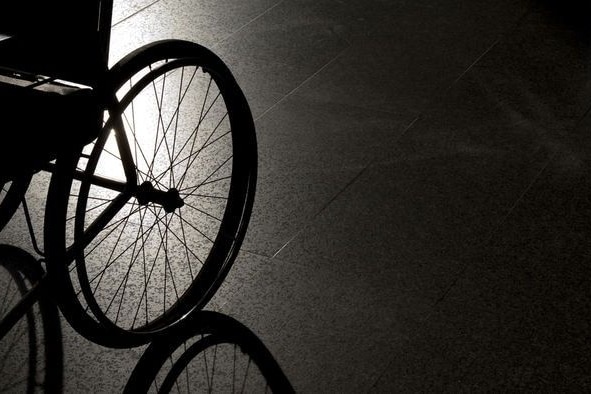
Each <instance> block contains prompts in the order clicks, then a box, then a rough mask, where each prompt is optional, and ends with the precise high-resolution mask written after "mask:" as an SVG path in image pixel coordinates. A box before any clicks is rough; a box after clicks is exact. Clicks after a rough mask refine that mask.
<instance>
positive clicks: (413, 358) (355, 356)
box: [0, 0, 591, 393]
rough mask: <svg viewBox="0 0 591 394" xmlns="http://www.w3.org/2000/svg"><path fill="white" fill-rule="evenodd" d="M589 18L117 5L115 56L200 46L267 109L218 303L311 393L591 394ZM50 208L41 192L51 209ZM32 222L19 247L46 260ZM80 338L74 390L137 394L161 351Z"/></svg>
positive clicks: (468, 8)
mask: <svg viewBox="0 0 591 394" xmlns="http://www.w3.org/2000/svg"><path fill="white" fill-rule="evenodd" d="M589 11H590V10H589V7H588V6H580V5H578V3H576V2H568V1H567V2H560V1H552V0H517V1H506V0H502V1H494V2H493V1H484V0H474V1H469V0H461V1H452V0H418V1H405V0H391V1H383V0H364V1H361V0H343V1H339V0H313V1H312V0H252V1H238V0H221V1H220V0H199V1H198V0H156V1H154V0H133V1H123V0H118V1H116V2H115V10H114V21H113V25H114V26H113V30H112V44H111V46H112V50H111V62H112V63H114V62H115V61H117V60H118V59H119V58H120V57H121V56H123V55H124V54H126V53H128V52H130V51H131V50H132V49H134V48H136V47H139V46H141V45H143V44H145V43H149V42H152V41H155V40H158V39H163V38H182V39H186V40H191V41H196V42H199V43H201V44H202V45H205V46H207V47H209V48H211V49H212V50H213V51H214V52H216V53H217V54H218V55H219V56H220V57H221V58H222V59H223V60H224V61H225V62H226V63H227V64H228V66H229V67H230V69H231V70H232V71H233V73H234V75H235V77H236V79H237V80H238V82H239V84H240V85H241V87H242V88H243V90H244V93H245V95H246V97H247V99H248V101H249V103H250V106H251V109H252V112H253V115H254V117H255V123H256V130H257V138H258V149H259V167H258V168H259V178H258V184H257V195H256V201H255V207H254V210H253V214H252V219H251V223H250V226H249V229H248V233H247V237H246V240H245V243H244V244H243V246H242V249H241V250H242V251H241V254H240V255H239V258H238V259H237V261H236V263H235V265H234V266H233V268H232V271H231V272H230V275H229V276H228V279H227V281H226V283H225V284H224V285H223V286H222V288H221V289H220V291H219V292H218V293H217V295H216V296H215V297H214V299H213V300H212V302H211V304H210V305H209V306H208V307H207V308H208V309H214V310H217V311H220V312H223V313H225V314H228V315H230V316H233V317H234V318H236V319H237V320H239V321H241V322H242V323H244V324H245V325H246V326H248V327H249V328H250V329H252V330H253V331H254V332H255V333H256V334H257V335H258V336H259V338H260V339H261V340H262V341H263V342H264V343H265V344H266V346H267V347H268V348H269V349H270V351H271V352H272V353H273V354H274V356H275V358H276V359H277V361H278V362H279V364H280V365H281V366H282V367H283V369H284V371H285V373H286V374H287V376H288V377H289V379H290V381H291V382H292V384H293V386H294V388H295V389H296V391H297V392H303V393H307V392H318V393H321V392H322V393H326V392H335V393H337V392H338V393H340V392H352V393H353V392H354V393H357V392H366V391H372V392H374V391H375V392H442V391H449V392H458V391H476V392H479V391H537V392H550V391H554V392H566V391H569V392H572V391H574V392H587V391H589V390H590V389H591V368H590V367H591V356H590V355H591V344H590V342H589V341H588V338H589V333H590V332H591V243H590V242H589V240H588V237H589V236H590V235H591V224H590V223H591V220H589V219H590V217H591V199H590V198H589V196H590V193H591V171H590V170H591V160H590V159H589V157H591V156H590V153H591V137H590V136H589V135H590V134H589V132H590V131H591V113H590V112H589V109H590V108H591V27H590V26H591V13H590V12H589ZM42 177H43V176H42V175H41V176H39V178H40V179H39V181H38V184H39V185H40V184H42V179H41V178H42ZM43 201H44V200H43V195H42V193H40V192H39V191H38V188H36V187H33V190H32V191H31V192H30V201H29V204H30V205H32V207H33V210H36V211H37V214H38V216H40V215H42V209H43ZM21 217H22V214H21V213H20V212H19V213H17V216H16V217H15V219H14V220H13V222H12V223H11V225H10V226H9V228H8V229H7V230H6V231H5V232H4V233H2V234H1V235H0V239H1V240H2V242H3V243H11V244H16V245H19V246H22V247H23V248H25V249H27V250H31V246H30V243H29V242H28V238H27V237H26V235H22V234H26V232H25V227H24V224H23V223H24V222H23V220H22V218H21ZM19 234H21V235H19ZM63 330H64V352H65V353H64V357H65V369H64V376H65V389H66V392H72V393H74V392H77V393H78V392H119V391H121V390H122V388H123V386H124V385H125V382H126V381H127V379H128V377H129V375H130V373H131V371H132V369H133V367H134V366H135V363H136V362H137V360H138V359H139V357H140V355H141V353H142V351H143V349H144V348H143V347H140V348H134V349H123V350H112V349H107V348H104V347H100V346H98V345H95V344H93V343H91V342H88V341H86V340H85V339H83V338H81V337H80V336H79V335H77V334H76V333H74V332H73V331H72V330H71V329H70V328H69V327H68V326H67V325H66V324H64V326H63Z"/></svg>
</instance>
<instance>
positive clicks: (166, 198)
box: [135, 181, 185, 213]
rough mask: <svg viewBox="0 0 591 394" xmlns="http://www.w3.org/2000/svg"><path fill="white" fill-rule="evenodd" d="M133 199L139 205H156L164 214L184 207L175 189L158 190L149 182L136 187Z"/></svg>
mask: <svg viewBox="0 0 591 394" xmlns="http://www.w3.org/2000/svg"><path fill="white" fill-rule="evenodd" d="M135 197H136V198H137V201H138V203H139V204H140V205H147V204H148V203H153V204H158V205H160V206H162V208H164V211H165V212H166V213H171V212H174V210H175V209H177V208H180V207H182V206H183V205H185V202H184V201H183V199H182V198H181V196H180V194H179V191H178V190H177V189H175V188H171V189H168V190H166V191H163V190H158V189H156V188H155V187H154V186H153V185H152V182H149V181H146V182H144V183H142V184H141V185H139V186H138V188H137V192H136V194H135Z"/></svg>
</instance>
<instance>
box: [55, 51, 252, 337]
mask: <svg viewBox="0 0 591 394" xmlns="http://www.w3.org/2000/svg"><path fill="white" fill-rule="evenodd" d="M108 79H109V82H108V86H109V90H111V91H112V92H113V93H114V94H113V95H112V96H113V98H112V100H111V102H110V103H108V104H107V111H106V113H107V114H108V115H106V116H105V126H104V127H103V129H102V131H101V133H100V135H99V136H98V138H97V140H96V141H95V142H94V143H93V144H92V145H90V146H88V147H86V148H85V151H84V152H83V153H82V155H77V154H72V155H70V157H61V158H58V160H57V162H56V167H57V168H56V171H55V173H54V175H53V177H52V181H51V185H50V190H49V194H48V201H47V214H46V220H47V222H46V231H45V234H46V242H45V245H47V246H46V249H47V254H48V261H50V264H48V270H49V272H50V273H51V274H54V275H56V276H58V277H59V278H60V279H58V280H61V282H63V283H62V284H61V286H60V293H61V296H60V304H61V306H62V310H63V311H64V314H65V315H66V317H67V318H68V319H69V321H70V323H71V324H72V325H73V326H74V327H75V328H76V329H77V330H78V331H80V333H81V334H82V335H85V336H86V337H87V338H88V339H91V340H93V341H95V342H97V343H100V344H102V345H104V346H111V347H128V346H134V345H140V344H142V343H145V342H147V341H149V340H150V338H151V336H152V335H153V334H154V333H157V332H160V331H162V330H164V329H166V328H168V327H170V326H171V325H173V324H175V323H176V322H178V321H179V320H181V319H182V318H183V317H184V316H186V315H187V314H188V313H189V312H190V311H191V310H193V309H195V308H201V307H203V306H204V305H205V304H206V303H207V302H208V301H209V299H210V298H211V297H212V296H213V294H214V292H215V291H216V290H217V288H218V287H219V285H220V284H221V282H222V281H223V280H224V278H225V276H226V274H227V272H228V270H229V269H230V267H231V265H232V264H233V262H234V259H235V257H236V255H237V253H238V251H239V248H240V245H241V243H242V240H243V238H244V235H245V232H246V228H247V225H248V221H249V217H250V212H251V210H252V204H253V199H254V190H255V183H256V166H257V154H256V138H255V132H254V124H253V120H252V116H251V114H250V109H249V107H248V104H247V102H246V99H245V97H244V95H243V94H242V91H241V90H240V88H239V86H238V84H237V83H236V81H235V80H234V78H233V76H232V75H231V73H230V71H229V70H228V68H227V67H226V66H225V65H224V63H223V62H222V61H221V60H220V59H219V58H218V57H217V56H216V55H214V54H213V53H212V52H211V51H209V50H208V49H206V48H204V47H202V46H199V45H197V44H194V43H190V42H186V41H179V40H167V41H161V42H156V43H153V44H150V45H148V46H145V47H143V48H140V49H139V50H137V51H135V52H133V53H131V54H130V55H128V56H127V57H125V58H124V59H123V60H121V61H120V62H119V63H118V64H116V65H115V66H114V67H113V68H112V69H111V70H110V72H109V78H108ZM74 173H78V174H79V175H80V176H77V177H75V176H73V174H74ZM74 178H76V179H74ZM47 230H49V231H47Z"/></svg>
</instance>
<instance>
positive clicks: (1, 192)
mask: <svg viewBox="0 0 591 394" xmlns="http://www.w3.org/2000/svg"><path fill="white" fill-rule="evenodd" d="M31 178H32V175H24V176H21V177H19V178H17V179H15V180H13V181H6V182H4V181H0V186H1V187H0V231H2V229H3V228H4V227H5V226H6V224H8V222H9V221H10V218H12V215H14V213H15V212H16V210H17V209H18V207H19V205H20V203H21V201H22V199H23V197H24V196H25V193H26V192H27V188H28V187H29V183H31Z"/></svg>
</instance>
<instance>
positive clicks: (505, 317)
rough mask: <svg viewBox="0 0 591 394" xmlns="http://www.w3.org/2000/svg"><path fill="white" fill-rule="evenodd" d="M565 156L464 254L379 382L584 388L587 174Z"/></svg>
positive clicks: (412, 386)
mask: <svg viewBox="0 0 591 394" xmlns="http://www.w3.org/2000/svg"><path fill="white" fill-rule="evenodd" d="M570 159H571V158H570V157H562V156H561V155H558V156H557V157H556V158H555V159H554V160H553V161H552V163H551V164H550V165H549V166H548V168H547V170H546V171H545V172H544V174H543V176H541V177H540V178H539V179H538V180H537V181H536V183H535V184H534V185H533V186H532V188H531V189H530V190H529V191H528V193H527V194H526V195H525V196H524V198H523V199H522V200H521V202H520V203H519V205H518V206H517V207H516V208H515V209H514V211H513V212H512V214H511V216H510V217H509V218H508V219H507V221H506V223H504V224H503V226H502V227H500V228H499V230H498V231H497V232H496V234H495V236H494V238H493V239H492V241H491V243H490V244H489V245H488V246H487V247H485V248H483V249H482V250H481V251H480V252H477V253H474V254H473V255H472V256H470V258H468V259H467V261H466V265H467V270H466V272H465V274H464V275H463V276H462V277H461V279H460V280H459V281H458V283H457V284H456V285H455V286H454V287H453V288H452V289H451V291H450V293H449V294H447V296H446V297H445V299H444V300H443V301H442V302H441V303H440V304H439V305H438V306H437V307H436V312H435V313H434V314H433V315H432V316H430V318H429V319H428V321H427V322H425V324H424V326H423V327H422V328H421V329H420V330H418V331H417V333H416V338H414V339H413V340H411V341H410V342H409V343H408V346H406V348H405V349H404V350H403V351H401V352H400V353H397V354H393V356H392V361H391V362H390V364H389V366H388V367H387V368H386V369H385V373H384V375H383V376H382V379H380V380H379V381H378V383H377V385H376V386H375V389H376V391H380V392H388V391H391V390H396V391H399V390H403V391H430V390H443V391H465V390H470V391H472V390H477V391H489V390H492V391H498V390H501V391H506V390H509V391H514V390H519V391H521V390H527V391H530V390H534V391H537V390H542V391H547V390H550V391H560V392H565V391H569V392H576V391H579V392H580V391H586V390H588V389H589V387H590V386H591V378H590V376H589V373H588V367H587V366H588V365H589V356H588V354H589V350H590V349H589V345H588V344H587V340H586V337H587V332H588V329H589V319H588V316H589V312H590V311H589V305H591V304H590V302H589V299H590V298H591V292H590V291H589V288H590V286H589V285H590V283H589V279H588V278H589V270H590V269H589V265H588V263H587V261H588V256H589V250H588V242H587V241H586V239H587V235H588V233H589V225H588V218H589V212H591V210H590V208H591V206H590V204H589V199H588V191H589V190H590V189H589V186H590V184H591V183H590V181H591V179H590V178H589V175H588V173H589V171H588V169H589V164H588V162H587V163H586V164H584V165H581V163H580V162H578V161H572V160H570ZM566 163H570V164H571V167H569V168H564V166H565V164H566ZM577 169H578V170H579V171H577ZM583 169H585V170H584V171H582V170H583Z"/></svg>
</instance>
